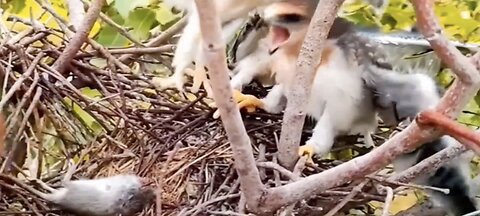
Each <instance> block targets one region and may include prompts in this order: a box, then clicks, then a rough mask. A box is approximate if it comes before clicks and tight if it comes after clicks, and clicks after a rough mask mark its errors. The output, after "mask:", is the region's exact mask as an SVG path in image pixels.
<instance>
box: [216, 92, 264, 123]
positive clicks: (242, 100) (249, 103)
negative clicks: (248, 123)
mask: <svg viewBox="0 0 480 216" xmlns="http://www.w3.org/2000/svg"><path fill="white" fill-rule="evenodd" d="M233 99H234V100H235V102H236V103H237V104H238V108H239V109H246V110H247V112H249V113H252V112H255V110H256V109H257V108H260V109H263V106H264V104H263V101H262V100H260V99H258V98H257V97H255V96H253V95H246V94H243V93H242V92H240V91H238V90H233ZM213 106H215V105H213ZM218 117H220V112H219V111H218V110H217V111H215V113H214V114H213V118H218Z"/></svg>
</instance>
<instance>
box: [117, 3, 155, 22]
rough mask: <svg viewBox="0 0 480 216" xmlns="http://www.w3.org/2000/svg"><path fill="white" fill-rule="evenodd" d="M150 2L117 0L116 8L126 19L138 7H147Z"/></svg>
mask: <svg viewBox="0 0 480 216" xmlns="http://www.w3.org/2000/svg"><path fill="white" fill-rule="evenodd" d="M149 4H150V0H115V2H114V4H113V5H114V7H115V9H116V10H117V11H118V13H119V14H120V15H121V16H122V17H123V18H124V19H126V18H127V17H128V15H129V13H130V12H131V11H133V9H135V8H137V7H147V6H148V5H149Z"/></svg>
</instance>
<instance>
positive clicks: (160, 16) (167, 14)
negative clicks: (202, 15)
mask: <svg viewBox="0 0 480 216" xmlns="http://www.w3.org/2000/svg"><path fill="white" fill-rule="evenodd" d="M181 16H182V15H181V14H174V13H173V12H172V10H171V9H170V8H169V7H167V6H166V5H165V3H160V4H159V7H158V8H157V9H156V10H155V19H156V20H157V21H158V22H159V23H160V25H167V24H168V23H170V22H172V21H174V20H176V19H177V18H179V17H181Z"/></svg>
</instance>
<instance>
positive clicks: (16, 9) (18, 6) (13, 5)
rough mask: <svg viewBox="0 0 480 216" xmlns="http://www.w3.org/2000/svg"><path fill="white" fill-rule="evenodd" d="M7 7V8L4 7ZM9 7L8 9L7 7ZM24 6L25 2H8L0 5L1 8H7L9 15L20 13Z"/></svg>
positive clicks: (16, 0) (18, 0) (17, 0)
mask: <svg viewBox="0 0 480 216" xmlns="http://www.w3.org/2000/svg"><path fill="white" fill-rule="evenodd" d="M5 6H7V7H5ZM8 6H9V7H8ZM25 6H26V3H25V0H10V1H7V3H6V4H2V8H4V9H7V8H9V9H10V10H9V12H10V13H20V11H22V10H23V9H24V8H25Z"/></svg>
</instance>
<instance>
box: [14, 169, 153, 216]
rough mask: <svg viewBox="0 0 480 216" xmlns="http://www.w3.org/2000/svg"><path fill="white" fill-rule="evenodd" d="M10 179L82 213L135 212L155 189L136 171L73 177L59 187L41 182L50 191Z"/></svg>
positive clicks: (106, 215)
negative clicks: (125, 173) (104, 175)
mask: <svg viewBox="0 0 480 216" xmlns="http://www.w3.org/2000/svg"><path fill="white" fill-rule="evenodd" d="M11 180H13V181H14V183H15V184H17V185H19V186H21V187H23V188H24V189H26V190H28V191H29V192H31V193H33V194H35V195H37V196H39V197H40V198H42V199H45V200H47V201H49V202H52V203H54V204H57V205H58V206H60V207H61V208H62V209H64V210H67V211H70V212H72V213H75V214H79V215H92V216H113V215H119V214H121V215H125V216H128V215H133V214H135V213H137V212H139V211H141V210H142V208H143V207H144V206H145V205H146V204H148V202H149V201H151V200H152V199H153V197H154V193H153V191H152V190H151V189H149V188H147V187H144V185H145V183H144V182H142V179H140V178H139V177H138V176H135V175H116V176H111V177H106V178H99V179H91V180H90V179H89V180H74V181H69V182H66V183H64V186H63V187H62V188H59V189H53V188H51V187H49V186H48V185H46V184H45V183H41V182H39V183H40V186H42V187H43V188H44V189H46V190H47V191H49V193H43V192H41V191H38V190H36V189H34V188H32V187H31V186H28V185H26V184H25V183H23V182H21V181H18V180H16V179H11Z"/></svg>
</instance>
